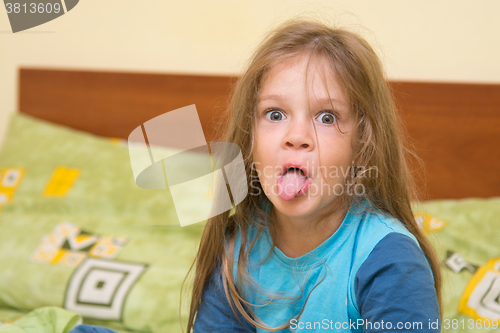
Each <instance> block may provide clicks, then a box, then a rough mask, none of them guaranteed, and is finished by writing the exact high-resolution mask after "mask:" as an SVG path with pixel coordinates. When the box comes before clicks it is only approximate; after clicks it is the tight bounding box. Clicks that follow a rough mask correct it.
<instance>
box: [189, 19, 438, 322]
mask: <svg viewBox="0 0 500 333" xmlns="http://www.w3.org/2000/svg"><path fill="white" fill-rule="evenodd" d="M304 53H307V54H310V55H315V56H323V57H326V59H327V60H328V61H329V63H330V64H331V66H332V69H333V71H334V73H335V74H336V78H337V80H338V82H339V84H340V85H341V87H342V88H343V89H344V91H345V94H346V97H347V100H348V101H349V105H350V110H352V112H353V113H354V115H355V118H356V126H357V129H358V130H357V133H358V134H357V138H355V142H354V143H353V149H354V153H355V154H354V159H353V165H354V166H356V167H364V168H365V170H368V167H370V168H375V169H376V170H377V172H378V175H377V177H362V176H360V175H359V174H352V173H349V175H348V176H347V179H346V183H349V184H352V186H355V185H356V184H362V185H363V186H364V188H365V189H366V192H365V193H364V195H363V198H364V199H367V200H368V201H369V202H370V203H371V204H372V205H373V206H374V207H376V208H377V209H379V210H380V211H382V212H384V213H386V214H388V215H390V216H393V217H394V218H396V219H398V220H399V221H401V222H402V223H403V224H404V225H405V226H406V228H407V229H408V230H409V231H410V232H411V233H412V234H413V235H414V236H415V237H416V239H417V240H418V242H419V244H420V247H421V248H422V250H423V252H424V253H425V255H426V257H427V259H428V261H429V263H430V266H431V269H432V273H433V275H434V285H435V288H436V292H437V296H438V304H439V305H441V292H440V291H441V274H440V269H439V262H438V258H437V256H436V254H435V252H434V249H433V248H432V246H431V245H430V243H429V242H428V240H427V239H426V238H425V236H424V234H423V232H422V231H421V229H420V228H419V227H418V225H417V223H416V221H415V218H414V215H413V212H412V208H411V206H410V202H411V201H412V200H417V199H418V198H417V195H416V191H415V186H414V182H413V179H412V177H411V174H410V172H409V169H408V165H407V157H408V154H411V151H410V150H409V149H408V148H407V144H406V143H405V141H404V137H405V136H404V135H403V134H404V133H403V128H402V125H401V123H400V120H399V118H398V116H397V110H396V107H395V105H394V101H393V98H392V94H391V91H390V89H389V87H388V84H387V82H386V79H385V75H384V72H383V67H382V64H381V62H380V60H379V58H378V57H377V55H376V53H375V52H374V51H373V49H372V48H371V47H370V45H369V44H368V43H367V42H366V41H365V40H364V39H363V38H361V37H360V36H358V35H357V34H355V33H353V32H349V31H346V30H344V29H336V28H331V27H328V26H326V25H324V24H322V23H318V22H311V21H303V20H291V21H288V22H286V23H284V24H282V25H281V26H279V27H278V28H277V29H276V30H275V31H274V32H273V33H272V34H270V35H269V36H268V38H266V39H265V40H264V41H263V42H262V43H261V44H260V46H259V47H258V48H257V50H256V51H255V53H254V54H253V56H252V58H251V62H250V64H249V66H248V68H247V70H246V71H245V72H244V73H243V75H242V76H241V77H240V78H239V80H238V81H237V82H236V85H235V87H234V91H233V94H232V99H231V103H230V106H229V112H230V122H229V126H228V129H227V132H226V133H225V136H224V137H223V138H221V141H225V142H232V143H235V144H237V145H238V146H239V147H240V148H241V152H242V155H243V158H244V162H245V169H246V175H247V179H249V180H254V179H257V175H256V171H255V169H253V168H252V161H253V151H254V146H253V144H254V134H255V114H254V112H255V108H256V103H257V97H258V93H259V88H260V86H261V83H262V81H263V78H264V76H265V74H266V73H267V72H268V70H269V69H270V67H271V66H272V65H273V64H276V63H277V62H279V61H281V60H284V59H287V58H291V57H294V56H297V55H300V54H304ZM251 185H252V186H251V187H252V188H256V187H257V188H260V191H257V192H258V195H256V194H255V193H251V195H248V196H247V197H246V198H245V200H243V202H241V203H240V204H239V205H238V206H237V209H236V211H235V213H234V214H233V215H231V216H230V214H229V212H225V213H223V214H220V215H218V216H215V217H212V218H210V219H209V220H208V221H207V224H206V226H205V229H204V232H203V235H202V238H201V243H200V246H199V249H198V253H197V256H196V259H195V262H194V263H193V265H192V266H191V269H190V272H189V273H188V276H189V274H190V273H191V272H192V269H193V268H195V275H194V281H193V289H192V295H191V304H190V311H189V320H188V326H187V331H188V332H191V330H192V328H193V325H194V320H195V315H196V313H197V311H198V308H199V305H200V302H201V297H202V292H203V288H204V286H205V284H206V283H207V281H208V280H209V278H210V276H211V274H212V273H213V271H214V269H215V268H216V267H217V265H220V267H221V269H222V281H223V286H224V291H225V294H226V297H227V298H228V301H229V304H230V305H231V308H232V309H233V311H235V313H236V311H238V312H239V313H241V315H242V316H243V317H244V318H245V319H246V320H248V321H249V322H250V323H251V324H253V325H255V326H257V327H260V328H264V329H270V328H269V327H267V326H264V325H263V323H262V321H260V320H258V318H256V320H254V319H253V318H252V316H251V315H252V314H253V313H252V311H251V309H250V307H249V306H248V305H247V304H248V303H246V301H245V300H244V299H243V297H242V296H241V295H240V293H239V292H238V289H239V288H238V286H237V285H235V282H234V279H233V262H234V251H235V249H234V239H235V235H236V233H241V246H240V250H239V257H238V263H237V272H236V274H237V277H238V279H237V281H238V285H240V283H247V282H249V276H248V271H247V270H246V263H247V259H248V253H249V251H250V249H251V247H252V245H253V244H254V242H255V240H256V239H257V237H258V236H259V235H260V232H261V231H262V228H263V227H262V226H263V225H264V223H262V222H263V221H265V219H267V218H269V215H268V214H267V213H266V212H265V211H264V210H263V209H262V207H261V203H262V200H266V197H265V195H264V194H263V193H264V192H263V190H262V188H261V187H260V183H259V182H253V184H251ZM357 199H359V198H357V197H356V196H352V195H347V191H346V192H345V193H344V194H342V195H341V196H339V197H338V198H337V199H336V200H339V202H341V206H342V207H350V204H351V203H352V201H353V200H357ZM250 216H252V218H249V217H250ZM249 224H253V225H255V226H256V227H257V228H258V233H257V236H256V237H255V238H254V239H253V241H251V242H247V226H248V225H249ZM266 227H268V228H270V230H269V231H270V235H271V238H272V240H273V242H275V239H276V238H275V237H276V234H275V232H274V229H273V226H272V224H271V225H268V226H266ZM226 244H229V246H226ZM273 247H274V243H273ZM440 308H441V306H440ZM247 311H248V312H249V313H250V314H251V315H249V314H247ZM282 328H283V327H280V328H274V329H271V330H278V329H282Z"/></svg>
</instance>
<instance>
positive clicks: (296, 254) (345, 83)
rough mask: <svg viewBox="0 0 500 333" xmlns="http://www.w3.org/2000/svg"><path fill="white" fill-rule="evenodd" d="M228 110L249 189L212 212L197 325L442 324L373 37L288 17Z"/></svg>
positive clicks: (200, 266) (194, 305)
mask: <svg viewBox="0 0 500 333" xmlns="http://www.w3.org/2000/svg"><path fill="white" fill-rule="evenodd" d="M230 110H231V112H232V117H231V122H230V126H229V129H228V132H227V135H226V138H225V140H224V141H227V142H233V143H235V144H238V145H239V146H240V147H241V151H242V154H243V157H244V160H245V168H246V172H247V176H248V179H249V184H250V193H249V195H248V196H247V197H246V198H245V200H244V201H243V202H241V203H240V204H239V205H238V206H237V209H236V211H235V213H234V214H233V215H230V214H229V212H226V213H223V214H221V215H218V216H216V217H213V218H211V219H209V221H208V222H207V225H206V227H205V230H204V233H203V237H202V240H201V244H200V248H199V251H198V254H197V257H196V261H195V264H194V266H195V267H196V273H195V278H194V288H193V293H192V299H191V308H190V315H189V321H188V332H191V330H193V331H194V332H197V333H198V332H255V331H257V332H263V331H281V330H283V331H289V330H291V331H295V332H304V331H322V330H323V331H346V332H349V331H352V332H372V331H377V332H383V331H411V332H414V331H419V332H430V331H439V328H438V326H439V324H438V323H439V319H440V310H439V303H440V272H439V265H438V261H437V258H436V256H435V254H434V252H433V249H432V248H431V246H430V245H429V243H428V241H427V240H426V239H425V237H424V236H423V233H422V231H421V230H420V229H419V228H418V226H417V224H416V222H415V219H414V217H413V214H412V210H411V207H410V200H412V199H416V196H415V195H414V193H413V191H412V182H411V178H410V174H409V172H408V167H407V164H406V160H405V149H404V146H403V144H402V138H401V132H400V129H399V125H398V119H397V117H396V110H395V107H394V104H393V101H392V98H391V93H390V91H389V89H388V86H387V83H386V81H385V78H384V74H383V70H382V66H381V64H380V61H379V59H378V57H377V56H376V54H375V52H374V51H373V50H372V48H371V47H370V46H369V45H368V44H367V42H366V41H365V40H363V39H362V38H360V37H359V36H357V35H356V34H354V33H351V32H348V31H345V30H341V29H332V28H330V27H327V26H325V25H323V24H320V23H315V22H307V21H289V22H287V23H285V24H284V25H282V26H281V27H279V28H278V29H277V30H275V31H274V33H272V34H271V35H270V36H269V37H268V38H267V39H266V40H265V41H264V42H263V43H262V44H261V45H260V46H259V48H258V49H257V51H256V52H255V54H254V55H253V58H252V60H251V62H250V65H249V67H248V69H247V70H246V71H245V72H244V74H243V76H242V77H241V78H240V79H239V81H238V82H237V84H236V87H235V90H234V94H233V98H232V102H231V105H230Z"/></svg>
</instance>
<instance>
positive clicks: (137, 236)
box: [0, 113, 203, 332]
mask: <svg viewBox="0 0 500 333" xmlns="http://www.w3.org/2000/svg"><path fill="white" fill-rule="evenodd" d="M202 230H203V223H198V224H194V225H192V226H187V227H183V228H181V227H180V226H179V222H178V219H177V215H176V212H175V207H174V205H173V202H172V197H171V195H170V192H169V190H168V189H167V190H150V189H143V188H140V187H138V186H137V185H136V184H135V181H134V177H133V174H132V170H131V166H130V157H129V153H128V148H127V146H126V143H124V142H123V140H117V139H112V140H110V139H109V138H101V137H97V136H94V135H91V134H88V133H84V132H80V131H76V130H72V129H69V128H65V127H62V126H58V125H55V124H51V123H48V122H45V121H42V120H38V119H36V118H32V117H29V116H26V115H24V114H21V113H16V114H14V115H12V118H11V122H10V125H9V131H8V134H7V137H6V140H5V142H4V145H3V147H2V150H1V151H0V267H2V269H1V270H0V307H4V308H14V309H21V310H25V311H28V310H31V309H35V308H39V307H42V306H60V307H64V308H66V309H68V310H71V311H73V312H76V313H79V314H81V315H82V316H83V317H84V318H85V319H84V320H85V322H86V323H90V324H98V325H105V326H108V327H111V328H114V329H128V330H138V331H142V332H153V331H154V332H180V331H181V330H180V324H179V297H180V285H181V283H182V281H183V279H184V277H185V276H186V273H187V270H188V269H189V266H190V265H191V263H192V262H193V259H194V256H195V250H196V246H197V244H198V241H199V238H200V235H201V231H202ZM184 302H186V300H185V301H184ZM186 304H187V303H186ZM186 309H187V307H186V308H184V310H183V317H182V319H183V321H184V322H186V318H187V317H186V315H187V311H186Z"/></svg>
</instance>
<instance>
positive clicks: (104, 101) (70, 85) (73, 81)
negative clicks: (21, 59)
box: [19, 68, 234, 141]
mask: <svg viewBox="0 0 500 333" xmlns="http://www.w3.org/2000/svg"><path fill="white" fill-rule="evenodd" d="M232 80H234V79H232V78H230V77H223V76H195V75H163V74H139V73H119V72H91V71H66V70H42V69H25V68H22V69H20V80H19V82H20V86H19V92H20V94H19V109H20V111H21V112H23V113H26V114H29V115H32V116H34V117H38V118H41V119H45V120H48V121H51V122H54V123H57V124H61V125H65V126H69V127H72V128H75V129H79V130H83V131H87V132H90V133H93V134H97V135H102V136H111V137H118V138H128V135H129V134H130V132H131V131H132V130H133V129H134V128H136V127H137V126H139V125H141V124H142V123H144V122H145V121H147V120H149V119H151V118H154V117H156V116H159V115H161V114H163V113H165V112H168V111H172V110H175V109H178V108H181V107H184V106H187V105H191V104H195V105H196V108H197V110H198V114H199V116H200V121H201V123H202V127H203V130H204V132H205V137H206V139H207V141H213V140H214V139H215V138H216V134H217V133H218V132H220V129H221V127H222V126H221V125H223V124H224V123H225V121H224V119H222V118H221V117H222V115H223V114H224V111H225V108H226V105H227V98H229V96H230V91H229V89H230V87H231V82H232Z"/></svg>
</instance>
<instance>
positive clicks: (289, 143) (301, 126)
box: [283, 119, 314, 150]
mask: <svg viewBox="0 0 500 333" xmlns="http://www.w3.org/2000/svg"><path fill="white" fill-rule="evenodd" d="M312 126H313V124H312V123H311V120H310V119H302V120H299V119H295V120H294V121H292V122H291V123H290V127H289V129H288V131H287V132H286V135H285V137H284V138H283V144H284V146H285V148H295V149H306V150H312V149H313V147H314V128H312Z"/></svg>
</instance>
